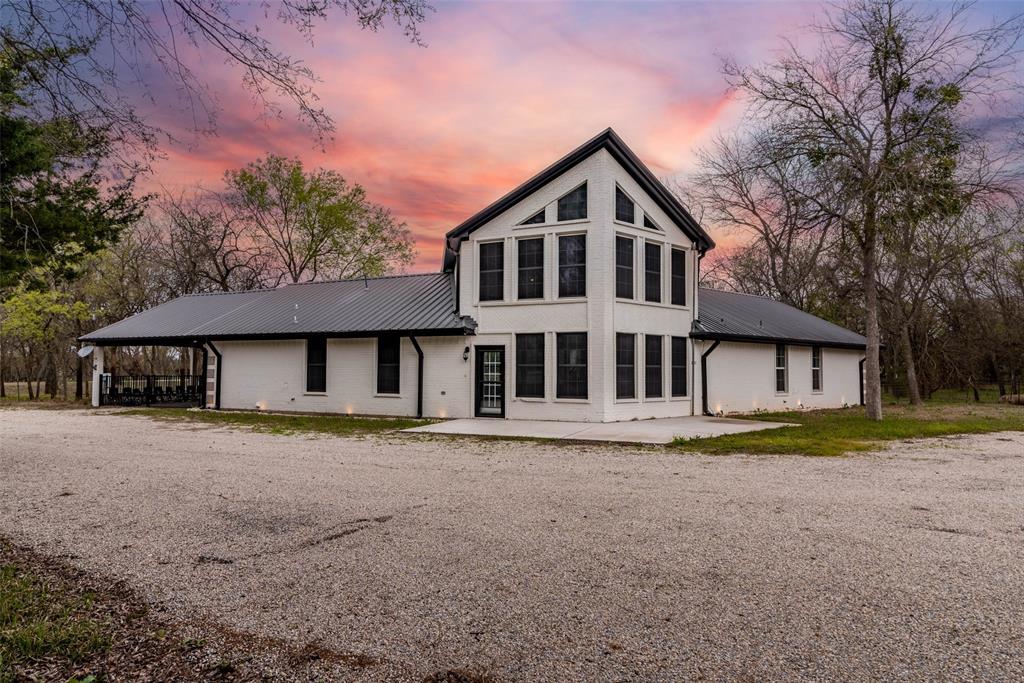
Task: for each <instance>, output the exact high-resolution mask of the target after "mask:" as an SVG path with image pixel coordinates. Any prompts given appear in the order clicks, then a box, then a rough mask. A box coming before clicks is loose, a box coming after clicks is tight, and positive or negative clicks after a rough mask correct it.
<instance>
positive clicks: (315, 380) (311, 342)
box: [306, 337, 327, 393]
mask: <svg viewBox="0 0 1024 683" xmlns="http://www.w3.org/2000/svg"><path fill="white" fill-rule="evenodd" d="M306 391H308V392H311V393H322V392H325V391H327V339H326V338H324V337H312V338H310V339H307V340H306Z"/></svg>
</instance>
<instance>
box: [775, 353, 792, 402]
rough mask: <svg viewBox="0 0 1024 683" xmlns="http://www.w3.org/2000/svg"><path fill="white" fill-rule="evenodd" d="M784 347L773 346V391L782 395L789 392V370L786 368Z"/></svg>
mask: <svg viewBox="0 0 1024 683" xmlns="http://www.w3.org/2000/svg"><path fill="white" fill-rule="evenodd" d="M786 361H787V358H786V345H785V344H776V345H775V391H776V392H777V393H780V394H784V393H786V392H787V391H788V390H789V369H788V368H787V363H786Z"/></svg>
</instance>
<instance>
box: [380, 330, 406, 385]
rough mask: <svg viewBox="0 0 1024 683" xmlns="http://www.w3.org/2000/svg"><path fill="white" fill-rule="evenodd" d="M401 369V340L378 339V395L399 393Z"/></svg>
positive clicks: (392, 338)
mask: <svg viewBox="0 0 1024 683" xmlns="http://www.w3.org/2000/svg"><path fill="white" fill-rule="evenodd" d="M400 368H401V339H400V338H399V337H379V338H378V339H377V393H378V394H397V393H399V384H400V383H399V377H400V374H399V369H400Z"/></svg>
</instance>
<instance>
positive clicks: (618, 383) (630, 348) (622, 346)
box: [615, 332, 636, 399]
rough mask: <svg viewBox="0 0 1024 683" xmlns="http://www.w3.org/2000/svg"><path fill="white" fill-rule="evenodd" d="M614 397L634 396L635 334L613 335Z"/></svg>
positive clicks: (620, 333)
mask: <svg viewBox="0 0 1024 683" xmlns="http://www.w3.org/2000/svg"><path fill="white" fill-rule="evenodd" d="M615 398H617V399H624V398H626V399H628V398H636V335H634V334H625V333H622V332H619V333H617V334H616V335H615Z"/></svg>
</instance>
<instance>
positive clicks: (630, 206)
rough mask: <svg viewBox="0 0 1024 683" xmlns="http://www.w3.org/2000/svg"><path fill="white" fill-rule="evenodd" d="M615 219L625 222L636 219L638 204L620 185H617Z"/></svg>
mask: <svg viewBox="0 0 1024 683" xmlns="http://www.w3.org/2000/svg"><path fill="white" fill-rule="evenodd" d="M615 220H617V221H622V222H623V223H633V222H634V221H636V204H634V203H633V200H632V199H630V198H629V196H628V195H627V194H626V193H625V192H623V191H622V188H620V187H619V186H618V185H616V186H615Z"/></svg>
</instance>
